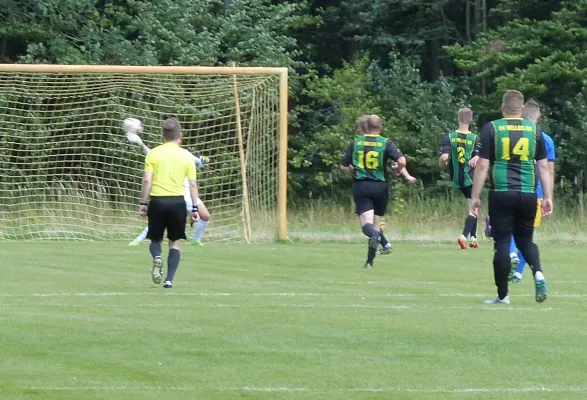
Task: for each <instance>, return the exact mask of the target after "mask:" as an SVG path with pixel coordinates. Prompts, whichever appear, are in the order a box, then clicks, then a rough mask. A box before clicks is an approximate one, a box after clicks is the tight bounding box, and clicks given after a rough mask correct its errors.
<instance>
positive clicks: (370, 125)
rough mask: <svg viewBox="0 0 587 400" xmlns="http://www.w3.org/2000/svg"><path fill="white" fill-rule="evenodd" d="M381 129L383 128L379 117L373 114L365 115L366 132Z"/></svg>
mask: <svg viewBox="0 0 587 400" xmlns="http://www.w3.org/2000/svg"><path fill="white" fill-rule="evenodd" d="M381 129H383V125H382V124H381V118H379V117H378V116H377V115H375V114H372V115H369V116H368V117H367V132H369V133H371V132H373V131H381Z"/></svg>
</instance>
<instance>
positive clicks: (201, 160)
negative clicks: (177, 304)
mask: <svg viewBox="0 0 587 400" xmlns="http://www.w3.org/2000/svg"><path fill="white" fill-rule="evenodd" d="M126 137H127V139H128V141H129V142H131V143H135V144H137V145H139V146H140V148H141V150H143V153H145V155H147V154H149V151H151V149H149V147H147V145H145V143H143V140H142V139H141V138H140V137H139V135H137V134H136V133H135V132H128V131H127V132H126ZM208 161H209V159H208V157H206V156H194V162H195V164H196V167H198V168H204V166H205V165H206V164H207V163H208ZM184 198H185V206H186V209H187V211H188V213H191V212H192V198H191V195H190V188H189V184H188V181H187V179H186V181H185V194H184ZM196 205H197V206H198V214H199V215H200V218H199V219H198V222H197V223H196V229H195V230H194V236H193V240H192V244H194V245H195V246H203V244H202V237H203V236H204V231H205V230H206V227H207V226H208V222H209V221H210V212H209V211H208V209H207V208H206V205H205V204H204V202H203V201H202V200H201V199H200V198H199V197H198V201H197V204H196ZM148 232H149V227H148V226H147V227H145V229H144V230H143V231H142V232H141V233H140V235H139V236H137V237H136V238H135V239H134V240H133V241H132V242H130V243H129V244H128V245H129V246H138V245H139V244H140V243H141V242H142V241H143V240H145V239H146V238H147V234H148Z"/></svg>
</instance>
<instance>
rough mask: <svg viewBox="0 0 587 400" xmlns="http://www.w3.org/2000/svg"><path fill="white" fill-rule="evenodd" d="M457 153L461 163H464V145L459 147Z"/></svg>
mask: <svg viewBox="0 0 587 400" xmlns="http://www.w3.org/2000/svg"><path fill="white" fill-rule="evenodd" d="M457 154H458V156H459V157H458V158H459V163H460V164H464V163H465V149H464V148H463V147H458V148H457Z"/></svg>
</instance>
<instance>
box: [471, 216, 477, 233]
mask: <svg viewBox="0 0 587 400" xmlns="http://www.w3.org/2000/svg"><path fill="white" fill-rule="evenodd" d="M473 218H475V221H474V222H473V229H471V236H473V237H475V238H476V237H477V217H473Z"/></svg>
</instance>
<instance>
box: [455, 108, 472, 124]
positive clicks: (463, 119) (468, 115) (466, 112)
mask: <svg viewBox="0 0 587 400" xmlns="http://www.w3.org/2000/svg"><path fill="white" fill-rule="evenodd" d="M457 115H458V119H459V122H460V123H463V124H470V123H471V121H473V110H471V109H470V108H467V107H465V108H461V109H460V110H459V112H458V113H457Z"/></svg>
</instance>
